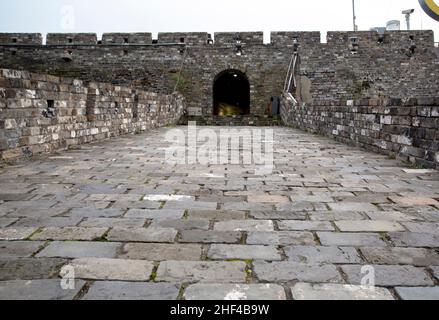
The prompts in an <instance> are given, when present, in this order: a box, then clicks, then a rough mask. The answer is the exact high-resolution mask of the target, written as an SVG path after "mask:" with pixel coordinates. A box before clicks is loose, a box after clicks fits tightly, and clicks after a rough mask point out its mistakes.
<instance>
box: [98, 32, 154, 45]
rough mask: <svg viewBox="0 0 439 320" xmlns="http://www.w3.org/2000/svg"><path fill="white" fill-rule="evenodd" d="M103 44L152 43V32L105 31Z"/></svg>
mask: <svg viewBox="0 0 439 320" xmlns="http://www.w3.org/2000/svg"><path fill="white" fill-rule="evenodd" d="M102 44H104V45H105V44H152V34H151V33H147V32H144V33H140V32H139V33H104V34H103V36H102Z"/></svg>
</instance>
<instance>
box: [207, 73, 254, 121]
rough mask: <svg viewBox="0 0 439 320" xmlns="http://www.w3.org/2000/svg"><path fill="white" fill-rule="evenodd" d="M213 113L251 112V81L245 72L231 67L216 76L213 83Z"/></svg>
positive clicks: (218, 114)
mask: <svg viewBox="0 0 439 320" xmlns="http://www.w3.org/2000/svg"><path fill="white" fill-rule="evenodd" d="M213 114H214V115H215V116H233V115H248V114H250V83H249V81H248V78H247V76H246V75H245V74H244V73H243V72H241V71H239V70H233V69H229V70H225V71H223V72H221V73H220V74H218V75H217V76H216V78H215V81H214V84H213Z"/></svg>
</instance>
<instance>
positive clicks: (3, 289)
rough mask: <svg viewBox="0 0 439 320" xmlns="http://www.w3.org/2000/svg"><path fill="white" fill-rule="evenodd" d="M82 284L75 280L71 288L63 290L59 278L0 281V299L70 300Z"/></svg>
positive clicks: (83, 283)
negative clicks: (73, 286)
mask: <svg viewBox="0 0 439 320" xmlns="http://www.w3.org/2000/svg"><path fill="white" fill-rule="evenodd" d="M84 285H85V282H84V281H81V280H77V281H75V288H74V289H73V290H64V289H62V288H61V281H60V280H59V279H57V280H14V281H0V300H23V301H24V300H72V299H73V298H74V297H75V296H76V295H77V294H78V293H79V291H80V290H81V289H82V287H83V286H84Z"/></svg>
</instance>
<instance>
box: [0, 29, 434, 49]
mask: <svg viewBox="0 0 439 320" xmlns="http://www.w3.org/2000/svg"><path fill="white" fill-rule="evenodd" d="M270 38H271V40H270V43H268V44H264V33H263V32H262V31H259V32H216V33H215V34H214V37H213V38H212V35H211V34H210V33H208V32H160V33H159V34H158V38H157V39H153V37H152V34H151V33H148V32H140V33H104V34H103V36H102V39H100V40H99V39H98V36H97V34H96V33H49V34H47V37H46V45H48V46H52V45H55V46H78V45H79V46H87V45H92V46H97V45H103V46H105V45H124V46H129V45H164V44H166V45H169V44H179V45H183V44H184V45H189V46H203V45H206V46H208V45H216V46H229V45H235V44H236V43H237V42H240V43H241V44H242V45H247V46H249V45H267V46H270V45H272V46H277V47H281V46H283V47H290V46H293V43H294V41H295V40H296V41H297V42H298V43H299V44H300V45H301V46H306V47H312V46H319V45H321V44H322V41H321V33H320V32H319V31H311V32H308V31H305V32H294V31H274V32H271V33H270ZM326 38H327V41H326V44H325V45H326V47H331V46H333V47H339V46H341V45H343V46H349V45H350V44H351V43H352V41H356V42H357V44H358V45H359V46H362V47H370V48H373V47H377V46H380V45H383V44H388V45H394V46H401V45H407V43H408V42H410V41H413V42H415V43H416V45H417V46H418V47H419V46H420V47H422V48H433V47H434V33H433V31H431V30H422V31H421V30H413V31H386V32H385V33H384V34H379V33H378V32H375V31H356V32H353V31H329V32H328V33H327V37H326ZM353 39H355V40H353ZM0 45H10V46H14V45H17V46H18V45H37V46H41V45H43V36H42V35H41V34H40V33H0Z"/></svg>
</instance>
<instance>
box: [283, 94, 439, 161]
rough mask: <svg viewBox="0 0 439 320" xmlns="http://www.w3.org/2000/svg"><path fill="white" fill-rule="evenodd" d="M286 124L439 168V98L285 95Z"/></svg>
mask: <svg viewBox="0 0 439 320" xmlns="http://www.w3.org/2000/svg"><path fill="white" fill-rule="evenodd" d="M281 114H282V118H283V121H284V123H285V124H287V125H289V126H292V127H295V128H300V129H303V130H307V131H310V132H313V133H318V134H323V135H326V136H329V137H332V138H334V139H336V140H338V141H341V142H344V143H347V144H351V145H355V146H359V147H363V148H366V149H368V150H371V151H374V152H378V153H384V154H388V155H396V156H398V157H401V158H402V159H403V160H404V161H410V162H412V163H415V164H417V165H419V166H422V167H428V168H439V98H419V99H404V100H403V99H362V100H357V101H352V100H351V101H346V100H344V101H327V100H326V101H314V103H313V104H312V105H295V104H294V103H293V101H292V100H291V99H290V98H287V97H283V99H282V106H281Z"/></svg>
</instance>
